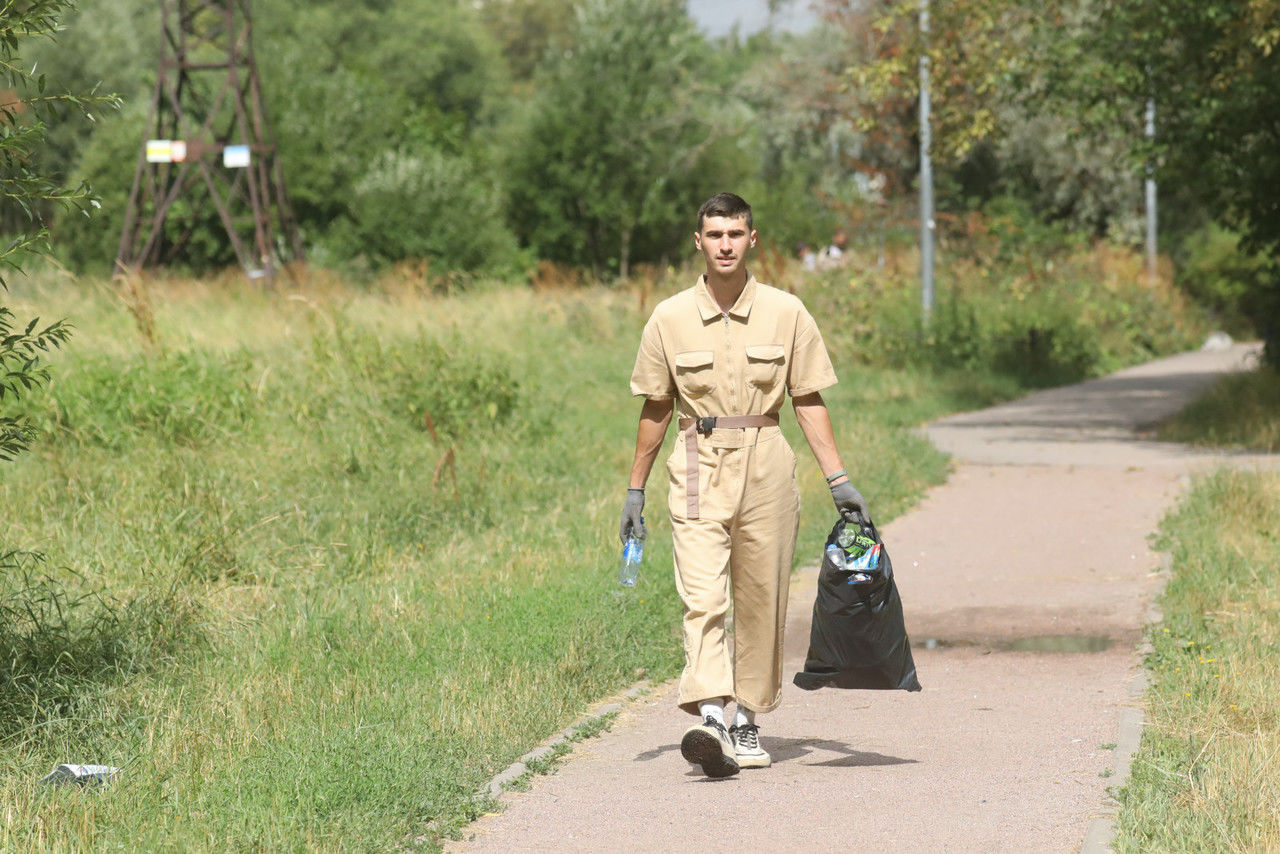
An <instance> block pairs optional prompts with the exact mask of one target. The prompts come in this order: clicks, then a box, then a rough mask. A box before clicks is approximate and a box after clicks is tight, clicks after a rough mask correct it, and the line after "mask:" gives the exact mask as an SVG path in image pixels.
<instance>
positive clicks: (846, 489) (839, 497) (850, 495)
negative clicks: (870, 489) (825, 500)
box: [831, 480, 871, 522]
mask: <svg viewBox="0 0 1280 854" xmlns="http://www.w3.org/2000/svg"><path fill="white" fill-rule="evenodd" d="M831 500H832V501H834V502H835V503H836V510H837V511H839V513H840V515H841V516H842V517H844V518H845V519H851V518H853V517H854V515H855V514H861V515H862V518H863V519H865V520H867V521H868V522H869V521H871V511H870V510H868V509H867V499H865V498H863V497H862V493H861V492H859V491H858V490H856V489H854V488H853V484H852V483H850V482H849V481H847V480H846V481H845V482H844V483H837V484H836V485H835V486H833V487H831Z"/></svg>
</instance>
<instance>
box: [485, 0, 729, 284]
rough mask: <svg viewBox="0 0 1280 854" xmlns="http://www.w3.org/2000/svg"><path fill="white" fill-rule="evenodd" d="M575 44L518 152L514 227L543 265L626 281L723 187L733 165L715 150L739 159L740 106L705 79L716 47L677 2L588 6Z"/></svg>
mask: <svg viewBox="0 0 1280 854" xmlns="http://www.w3.org/2000/svg"><path fill="white" fill-rule="evenodd" d="M572 38H573V42H574V45H575V47H574V48H573V49H572V50H566V49H558V50H556V51H553V52H552V53H550V54H548V59H547V61H546V63H545V64H544V65H543V67H542V70H541V72H540V78H539V86H538V94H537V97H536V98H535V99H534V101H533V102H532V104H531V105H530V107H529V109H528V112H527V116H526V122H527V124H525V125H524V126H523V128H522V130H521V133H520V139H521V144H519V145H518V146H515V147H514V149H513V151H512V160H511V165H510V173H511V198H512V209H513V210H514V211H518V212H519V216H518V217H517V218H516V220H515V226H516V228H517V229H518V230H519V232H520V234H521V236H522V237H523V238H524V239H525V240H526V241H528V242H529V244H530V245H531V246H532V247H533V248H534V250H535V251H536V252H538V253H539V255H540V256H542V257H546V258H550V259H552V260H556V261H568V262H572V263H578V264H584V265H590V266H591V267H592V268H593V269H595V270H605V269H612V270H617V272H618V273H619V274H620V275H621V276H622V277H623V278H625V277H626V276H627V275H628V274H629V272H630V265H631V262H632V258H633V256H634V257H636V258H642V259H643V258H648V259H656V257H657V256H659V255H660V254H661V253H664V252H666V251H669V250H670V248H671V247H672V246H673V243H674V242H675V239H676V237H675V236H676V235H679V234H681V233H683V232H687V231H689V230H690V227H689V223H690V217H691V216H692V214H693V212H694V211H696V210H697V206H698V204H700V203H701V201H702V200H703V199H704V198H706V197H707V196H710V195H711V194H712V193H714V192H716V191H718V190H720V189H721V187H720V186H719V185H718V184H716V183H713V182H715V181H717V180H719V179H722V178H724V177H727V176H726V175H725V173H723V172H719V171H717V169H716V168H715V167H716V166H717V165H721V164H724V163H725V161H726V160H731V158H726V157H724V156H719V157H715V158H712V157H711V152H712V150H713V149H715V148H717V147H718V146H726V147H728V148H729V150H732V146H733V144H734V143H733V141H732V139H731V138H730V136H729V131H730V129H731V128H732V127H734V126H735V121H736V116H735V111H734V105H733V104H729V105H728V106H727V107H726V105H725V104H724V103H723V101H724V99H723V98H722V97H721V95H720V94H719V93H718V89H717V86H716V85H715V83H716V82H715V81H714V80H707V79H705V77H704V76H703V75H700V74H697V73H694V69H698V68H700V67H701V63H700V62H699V61H698V57H699V55H700V54H701V53H702V52H703V51H704V50H705V48H706V43H705V41H704V40H703V39H702V38H701V37H700V36H699V35H698V34H697V32H696V31H695V30H694V27H693V23H692V21H691V20H690V18H689V16H688V13H687V12H686V11H685V9H684V6H683V4H681V3H680V2H677V0H618V2H612V0H589V1H588V2H586V3H583V4H582V5H581V6H580V7H579V8H578V12H577V18H576V22H575V28H574V31H573V35H572ZM727 165H729V166H730V167H732V163H728V164H727ZM729 174H732V173H731V172H730V173H729Z"/></svg>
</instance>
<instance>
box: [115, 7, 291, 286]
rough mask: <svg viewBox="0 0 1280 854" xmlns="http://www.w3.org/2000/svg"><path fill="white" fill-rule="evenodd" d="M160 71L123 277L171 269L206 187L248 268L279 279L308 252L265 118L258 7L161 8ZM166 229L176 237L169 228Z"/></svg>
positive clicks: (127, 227) (128, 226)
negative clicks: (255, 19) (187, 207)
mask: <svg viewBox="0 0 1280 854" xmlns="http://www.w3.org/2000/svg"><path fill="white" fill-rule="evenodd" d="M160 19H161V28H162V30H163V32H162V34H161V35H162V38H161V46H160V66H159V70H158V73H157V76H156V88H155V93H154V95H153V96H152V100H151V116H150V119H149V120H148V131H147V132H148V134H149V138H148V139H147V141H146V144H145V147H144V150H143V151H141V152H139V155H138V167H137V171H136V172H135V173H134V178H133V189H132V190H131V191H130V193H129V208H128V210H127V211H126V212H125V220H124V230H123V231H122V233H121V235H120V249H119V252H118V253H117V255H116V271H117V273H128V272H132V271H137V270H140V269H142V268H143V267H149V266H154V265H158V264H165V263H167V262H169V261H171V260H172V259H173V258H174V257H175V256H176V255H177V254H178V253H179V252H180V251H181V250H182V248H183V247H184V246H185V245H186V243H187V242H188V240H189V239H190V238H191V235H192V233H193V230H194V228H195V223H194V222H193V221H191V220H190V219H188V221H185V222H179V221H178V218H177V217H176V216H175V204H176V203H177V202H178V200H179V199H181V198H182V197H183V196H184V195H192V194H193V190H195V188H197V187H199V186H200V185H202V184H203V186H204V189H205V190H206V191H207V193H208V204H209V205H212V207H213V209H214V210H215V211H216V213H217V216H218V219H219V220H220V221H221V222H222V225H223V227H224V228H225V230H226V233H227V237H228V239H229V240H230V243H231V248H232V250H233V251H234V252H235V255H236V258H237V259H238V260H239V262H240V265H241V267H243V268H244V270H245V272H246V273H247V274H248V275H249V276H250V277H254V278H257V277H265V278H268V279H269V278H271V277H272V276H273V275H274V274H275V272H276V270H277V269H278V267H279V265H280V263H281V262H282V261H288V260H291V259H298V260H301V258H302V243H301V241H300V240H299V238H298V228H297V223H296V222H295V220H294V218H293V212H292V210H291V208H290V206H289V199H288V196H287V195H286V193H285V185H284V176H283V173H282V171H281V169H280V161H279V158H278V157H277V156H276V149H275V144H274V141H273V140H272V138H271V135H270V133H269V132H268V129H267V122H266V115H265V113H264V112H263V108H262V90H261V87H260V85H259V82H258V67H257V63H256V62H255V60H254V54H253V41H252V16H251V14H250V10H249V0H160ZM166 223H168V225H169V227H168V228H166Z"/></svg>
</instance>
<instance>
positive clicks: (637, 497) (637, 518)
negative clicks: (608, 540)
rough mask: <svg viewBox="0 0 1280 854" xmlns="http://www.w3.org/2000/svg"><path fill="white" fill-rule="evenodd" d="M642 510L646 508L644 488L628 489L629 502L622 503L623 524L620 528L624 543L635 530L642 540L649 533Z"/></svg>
mask: <svg viewBox="0 0 1280 854" xmlns="http://www.w3.org/2000/svg"><path fill="white" fill-rule="evenodd" d="M642 510H644V490H643V489H628V490H627V503H626V504H623V505H622V526H621V527H620V528H618V538H619V539H621V540H622V541H623V542H624V543H625V542H626V541H627V537H628V536H629V535H630V534H632V533H633V532H634V533H635V535H636V536H637V537H639V538H640V539H642V540H643V539H644V535H645V534H646V533H648V532H647V531H645V529H644V517H643V516H641V515H640V512H641V511H642Z"/></svg>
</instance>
